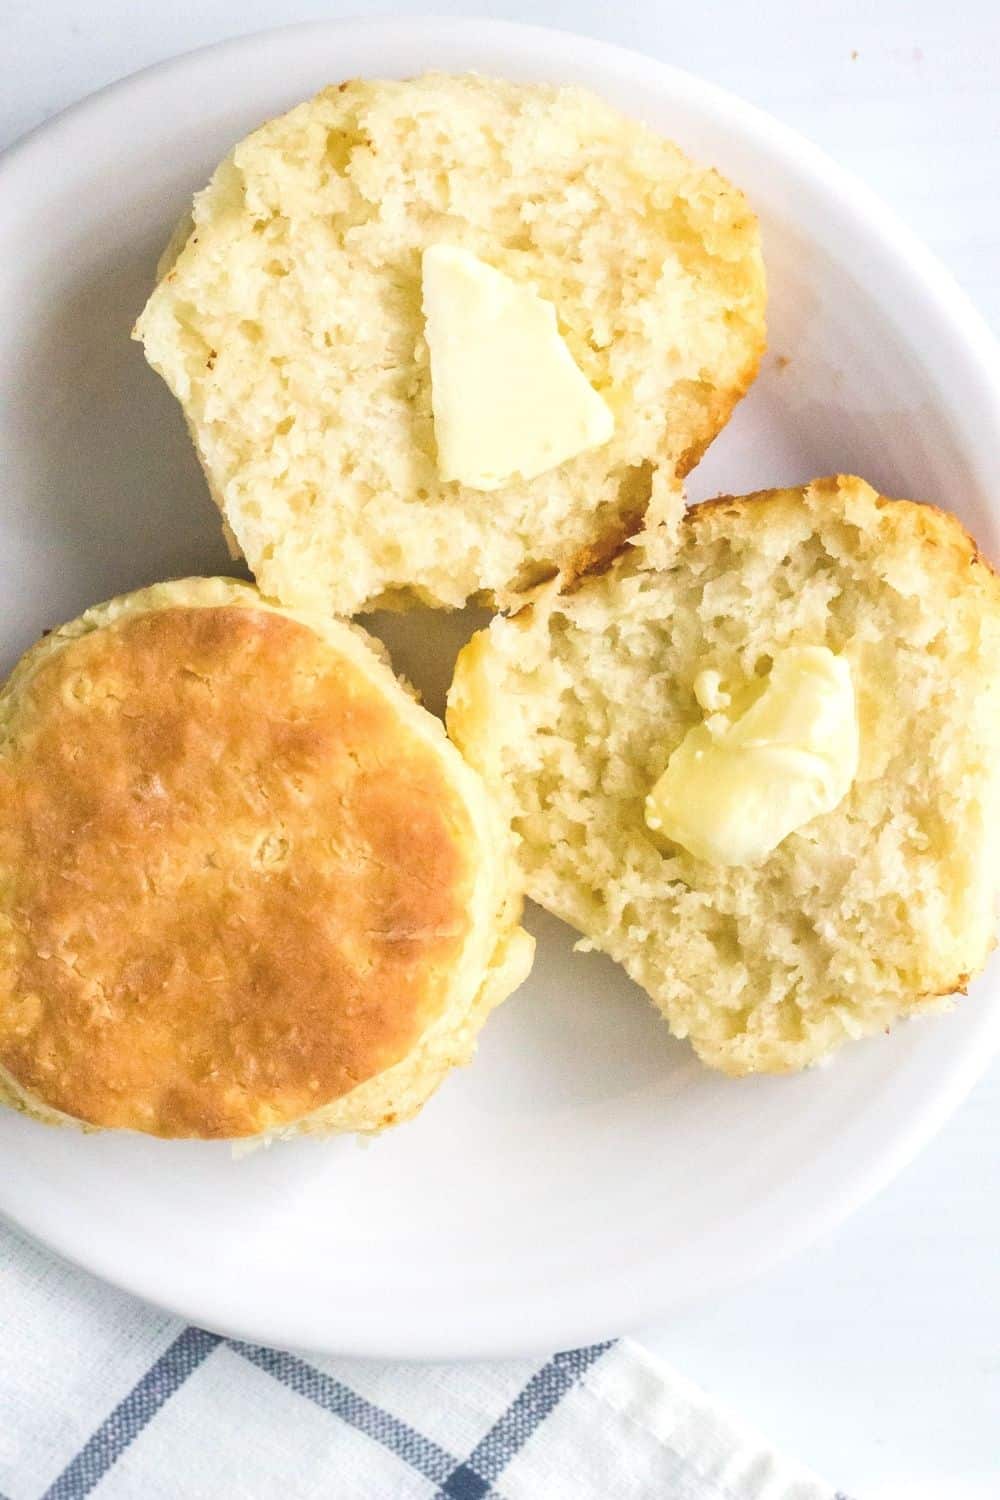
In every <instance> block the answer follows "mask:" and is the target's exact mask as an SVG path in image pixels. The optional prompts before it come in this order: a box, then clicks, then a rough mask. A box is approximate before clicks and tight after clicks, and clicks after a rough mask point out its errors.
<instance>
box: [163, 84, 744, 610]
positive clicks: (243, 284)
mask: <svg viewBox="0 0 1000 1500" xmlns="http://www.w3.org/2000/svg"><path fill="white" fill-rule="evenodd" d="M437 245H444V246H450V247H453V248H455V249H458V250H461V251H468V252H471V253H472V254H473V255H475V256H476V257H477V258H479V259H481V260H482V261H483V262H485V263H486V265H487V266H489V267H492V268H494V269H495V270H498V271H500V272H502V273H504V274H505V275H506V276H508V277H510V278H511V279H512V281H513V282H515V283H518V284H520V285H523V286H525V287H530V288H533V289H534V291H536V292H537V293H539V294H540V295H541V297H542V298H543V299H544V300H545V301H546V302H548V303H549V304H550V305H551V306H553V307H554V308H555V310H556V313H557V315H558V327H559V332H560V333H561V335H562V337H563V339H564V340H565V343H566V345H567V347H568V349H569V352H570V354H571V356H572V358H573V360H574V361H575V363H576V365H577V367H578V368H579V370H581V371H582V373H583V375H584V376H585V377H586V379H587V380H588V381H589V382H590V384H591V386H592V387H593V388H594V389H595V390H596V391H597V392H598V393H599V394H600V396H602V397H603V398H604V400H605V401H606V403H607V405H608V406H609V407H610V408H611V410H612V412H613V416H614V422H615V427H614V433H613V435H612V437H611V438H610V440H609V441H607V442H605V443H604V444H603V445H602V446H599V447H596V448H594V449H593V450H591V451H587V452H580V453H578V454H577V456H576V457H573V458H570V459H567V460H566V461H564V462H562V463H560V464H559V465H558V466H557V467H555V468H552V469H549V470H548V471H547V472H543V473H540V474H539V475H538V476H537V477H535V478H533V479H530V480H524V479H513V480H509V482H506V483H504V484H501V486H500V487H499V488H491V489H490V490H489V492H488V493H487V492H485V491H484V490H482V489H476V488H471V487H469V486H467V485H465V484H462V483H460V482H458V480H457V479H453V480H449V481H445V480H443V479H442V478H441V477H440V474H439V469H438V458H437V449H436V440H435V429H434V419H433V412H432V389H431V378H430V375H431V371H430V359H429V354H428V347H427V341H426V338H425V323H424V314H423V311H422V288H421V265H422V255H423V252H424V251H425V250H427V249H428V248H429V247H431V246H437ZM160 275H161V277H162V279H161V280H160V283H159V285H158V286H157V287H156V290H155V291H154V292H153V294H152V296H151V298H150V300H149V302H148V304H147V306H146V308H145V311H144V312H143V313H142V315H141V317H140V318H139V321H138V323H137V326H136V336H137V337H138V338H140V339H141V340H142V342H143V344H144V346H145V351H146V356H147V358H148V360H149V362H150V363H151V365H152V366H153V368H154V369H156V370H157V371H159V373H160V374H161V375H162V376H163V378H164V379H165V380H166V382H167V384H168V385H169V386H170V389H171V390H172V391H173V393H174V395H175V396H176V397H177V398H178V400H179V401H180V403H181V405H182V407H183V409H184V414H185V417H186V419H187V422H188V425H189V427H190V430H191V434H192V437H193V439H194V442H195V445H196V447H197V450H198V453H199V456H200V458H201V461H202V465H203V467H204V470H205V473H206V476H207V479H208V484H209V488H210V489H211V492H212V494H213V496H214V498H215V500H216V502H217V504H218V506H219V508H220V510H221V512H222V514H223V517H224V520H225V524H226V526H227V528H228V529H229V531H230V533H231V536H232V538H233V539H234V540H235V545H236V546H237V547H238V549H239V550H240V551H241V552H242V554H243V555H244V556H245V558H246V560H247V562H248V563H249V565H250V567H251V569H252V570H253V572H254V574H255V576H256V578H257V581H258V583H259V584H260V587H261V588H262V589H263V590H264V592H265V593H267V594H268V595H269V596H271V597H273V598H276V599H279V600H281V601H282V602H284V603H285V604H291V605H296V606H300V607H309V608H319V609H322V610H324V611H327V612H333V613H335V614H343V615H351V614H354V613H355V612H357V611H359V610H366V609H371V608H375V607H377V606H378V605H380V604H383V605H384V604H390V605H399V604H401V603H412V602H414V601H415V600H417V601H422V602H424V603H427V604H432V605H443V606H449V607H450V606H459V605H462V604H464V603H465V601H466V600H467V599H469V598H477V599H479V600H481V601H483V602H491V603H494V604H498V605H501V606H507V605H510V604H511V603H517V602H519V599H520V596H521V594H522V592H523V591H524V590H525V589H526V588H528V587H530V586H531V585H533V584H534V583H536V582H538V581H539V580H540V579H544V578H545V577H548V576H551V575H552V574H553V573H554V572H555V571H556V570H560V571H561V572H562V573H563V574H564V575H565V576H567V577H569V576H572V575H573V574H575V573H577V572H579V571H581V570H582V569H583V568H584V567H586V566H588V565H590V564H591V563H593V562H594V560H595V559H596V558H598V557H601V556H603V555H605V554H607V553H609V552H611V551H613V550H614V549H615V548H616V547H617V545H618V544H619V543H620V541H621V540H622V538H623V536H625V535H627V534H628V533H630V532H632V531H634V530H635V529H636V528H637V526H638V525H639V523H640V521H641V519H642V517H643V514H644V513H645V512H646V511H647V510H648V509H651V510H652V512H653V513H655V514H656V515H657V516H659V517H660V518H661V519H664V520H672V521H676V520H677V519H678V518H679V516H680V513H681V510H682V504H683V502H682V499H681V494H680V483H679V481H680V478H681V476H682V475H684V474H685V473H686V472H687V470H688V469H690V468H691V466H692V465H693V464H694V463H696V462H697V460H698V458H699V456H700V455H701V453H702V452H703V451H704V449H705V448H706V446H707V445H708V444H709V443H710V442H711V440H712V439H713V437H715V435H716V434H717V433H718V432H719V430H720V428H721V427H722V426H723V425H724V424H725V422H726V420H727V419H728V417H729V414H730V412H731V411H732V408H733V406H734V404H735V403H736V401H737V400H738V399H739V398H740V396H742V395H743V394H744V392H745V391H746V390H747V388H748V386H749V385H750V383H751V381H752V380H753V378H754V375H755V374H756V371H757V367H758V363H759V360H760V357H761V352H762V349H763V345H764V305H765V290H764V272H763V265H762V261H761V255H760V244H759V234H758V229H757V223H756V220H755V218H754V216H753V214H752V213H751V211H750V209H749V208H748V206H747V203H746V201H745V200H744V198H743V196H742V194H741V193H740V192H738V191H737V190H736V189H735V188H734V187H732V186H731V185H730V184H729V183H728V182H726V181H725V180H724V179H723V178H722V177H721V176H719V174H718V173H717V172H714V171H710V170H705V169H703V168H701V167H698V166H695V165H694V164H693V163H692V162H691V161H689V160H688V159H687V157H685V156H684V155H683V153H682V152H681V151H680V150H679V149H678V148H677V147H676V146H674V145H672V144H671V143H670V142H668V141H665V140H663V139H661V138H660V137H658V136H656V135H654V134H653V133H652V132H651V131H650V130H648V129H646V128H645V127H644V126H642V125H639V124H637V123H636V122H634V121H631V120H628V119H626V118H624V117H623V116H622V115H620V114H618V113H617V112H616V111H615V110H613V109H611V108H610V107H609V106H608V105H606V104H604V103H603V102H602V101H601V100H599V99H597V98H595V97H594V96H593V95H591V94H588V93H584V92H583V91H581V90H579V89H575V88H548V87H542V86H539V85H524V84H516V83H508V82H502V81H499V80H491V79H486V78H481V77H474V76H467V77H447V76H441V75H431V76H427V77H423V78H420V79H417V80H411V81H408V82H364V81H352V82H350V83H344V84H341V85H340V86H339V87H334V88H328V89H326V90H324V91H323V92H322V93H320V94H318V95H317V96H316V97H315V98H314V99H312V100H310V101H309V102H308V103H305V104H302V105H300V106H299V107H298V108H296V109H293V110H292V111H291V112H290V113H289V114H286V115H284V116H282V117H281V118H280V119H276V120H272V121H271V122H270V123H269V124H266V125H264V126H262V127H261V128H260V129H259V130H257V131H255V132H254V133H253V134H252V135H251V136H249V137H248V138H247V139H246V140H244V141H243V142H241V143H240V144H239V145H238V146H236V147H235V149H234V150H233V152H232V154H231V155H230V156H229V157H227V158H226V160H225V161H224V162H223V163H222V165H221V166H220V167H219V168H218V170H217V171H216V173H215V175H214V177H213V178H212V181H211V182H210V184H209V185H208V187H207V188H206V189H205V190H204V192H202V193H200V194H199V195H198V196H197V198H196V199H195V203H194V217H193V224H188V225H185V226H184V227H183V228H182V229H181V230H180V232H179V233H178V234H177V235H175V237H174V239H173V240H172V241H171V244H170V246H169V247H168V250H167V252H166V254H165V256H164V259H163V260H162V261H161V266H160Z"/></svg>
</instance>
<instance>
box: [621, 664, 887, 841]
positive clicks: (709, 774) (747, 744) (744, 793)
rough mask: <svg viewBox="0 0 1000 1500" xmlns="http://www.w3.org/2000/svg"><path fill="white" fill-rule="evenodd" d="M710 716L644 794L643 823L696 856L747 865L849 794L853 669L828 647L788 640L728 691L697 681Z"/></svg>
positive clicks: (710, 677) (709, 675)
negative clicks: (758, 673)
mask: <svg viewBox="0 0 1000 1500" xmlns="http://www.w3.org/2000/svg"><path fill="white" fill-rule="evenodd" d="M695 696H696V697H697V699H698V701H699V703H700V704H701V707H702V708H703V709H704V710H706V711H708V717H707V718H706V719H705V721H704V722H703V723H701V724H697V725H696V726H695V727H694V728H693V729H689V730H688V732H687V734H686V735H685V736H684V738H683V740H682V741H681V743H680V744H679V745H678V746H677V749H676V750H675V751H674V753H673V754H672V755H671V757H670V760H669V761H668V762H667V768H666V770H665V771H664V773H663V775H662V776H661V777H660V779H659V781H658V782H657V783H656V785H655V786H654V787H653V789H652V791H651V792H650V793H649V796H648V797H647V798H646V822H647V824H648V825H649V827H650V828H651V829H653V830H654V831H655V832H657V833H662V834H663V835H665V836H666V837H667V838H668V839H671V840H672V841H673V842H674V843H676V844H682V845H683V846H684V848H685V849H688V850H689V851H690V852H691V853H692V854H694V855H696V856H697V858H699V859H704V860H708V861H709V862H710V863H711V864H716V865H746V864H753V863H754V862H755V861H756V860H759V859H762V858H763V857H764V856H765V855H766V854H770V852H771V850H772V849H775V848H777V846H778V845H779V844H780V843H781V841H782V840H783V839H785V838H787V837H788V835H789V834H790V833H793V832H794V831H795V829H797V828H801V827H802V826H803V824H804V823H808V822H810V821H811V819H813V818H817V817H819V816H820V814H822V813H828V812H832V810H833V809H834V808H835V807H836V806H837V804H838V803H839V802H840V801H841V800H842V798H843V797H844V796H845V795H846V793H847V791H848V788H849V787H850V785H851V782H852V781H853V780H854V777H855V776H856V774H857V769H858V715H857V705H856V703H855V697H854V683H853V682H852V680H851V669H850V666H849V664H848V662H847V661H846V659H845V658H844V657H842V656H835V655H834V654H833V652H832V651H828V650H827V648H826V647H825V646H790V647H788V648H787V649H786V650H784V651H782V652H780V653H779V654H778V655H777V656H776V658H775V660H774V664H773V666H772V667H771V670H770V672H769V673H768V675H767V677H766V678H763V679H761V680H760V681H755V682H752V683H749V684H747V685H746V686H745V687H744V688H743V689H742V690H741V691H738V692H736V693H734V694H732V696H731V697H730V695H729V694H727V693H723V692H722V691H721V679H720V677H719V674H718V673H717V672H713V671H710V670H706V671H704V672H700V673H699V674H698V677H697V678H696V679H695Z"/></svg>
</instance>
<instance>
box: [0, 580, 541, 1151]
mask: <svg viewBox="0 0 1000 1500" xmlns="http://www.w3.org/2000/svg"><path fill="white" fill-rule="evenodd" d="M373 647H375V649H373ZM378 649H380V648H378V647H377V646H376V643H374V642H373V641H371V640H370V639H369V638H368V637H366V636H365V634H364V633H363V632H362V631H360V630H357V629H356V628H355V627H353V626H348V625H344V624H340V623H336V622H329V621H326V620H323V619H320V618H310V617H308V616H306V615H300V614H293V613H291V612H289V611H286V610H282V609H279V608H276V607H274V606H272V605H270V604H268V603H266V602H265V601H264V600H263V599H262V598H261V597H260V595H259V594H258V593H257V592H256V590H255V589H252V588H249V587H247V586H245V585H242V584H239V583H236V582H233V581H231V580H228V579H221V578H218V579H198V578H196V579H187V580H185V581H181V582H176V583H164V584H158V585H156V586H154V587H153V588H149V589H144V590H142V591H141V592H140V593H136V594H131V595H128V596H127V597H125V598H121V599H116V600H113V601H112V602H111V603H109V604H103V605H100V606H98V607H97V608H95V609H92V610H89V611H88V612H87V613H86V614H85V615H84V616H83V617H82V618H81V619H79V620H77V621H75V622H74V623H73V624H70V625H67V626H64V627H63V628H62V629H60V630H58V631H56V632H55V633H53V634H51V635H49V636H48V637H47V638H45V639H44V640H42V641H41V642H39V644H38V645H36V646H35V647H34V648H33V649H32V650H31V651H30V652H29V653H28V654H27V656H26V657H25V658H24V659H23V660H22V662H21V663H20V665H19V666H18V667H17V669H16V670H15V672H14V674H13V676H12V677H11V679H10V681H9V682H8V684H7V686H6V688H5V689H4V691H3V693H2V696H0V809H2V813H0V1095H2V1096H3V1097H4V1099H5V1101H6V1102H7V1103H10V1104H13V1105H15V1106H16V1107H19V1108H21V1109H23V1110H25V1111H27V1112H28V1113H29V1114H32V1115H34V1116H36V1117H37V1118H38V1119H40V1120H45V1121H49V1122H51V1123H82V1124H84V1125H87V1126H93V1127H104V1128H109V1129H128V1130H136V1131H142V1132H146V1133H148V1134H151V1135H156V1136H168V1137H175V1136H191V1137H205V1138H217V1137H221V1138H238V1137H254V1138H261V1137H269V1136H273V1135H280V1134H293V1133H295V1132H298V1131H316V1132H319V1131H335V1130H353V1131H375V1130H379V1129H381V1128H382V1127H383V1126H386V1125H391V1124H394V1123H396V1121H398V1120H403V1119H406V1118H407V1117H408V1116H410V1115H412V1114H414V1113H415V1112H416V1111H417V1110H418V1109H419V1108H420V1106H421V1105H422V1104H423V1103H424V1101H425V1100H426V1099H427V1097H428V1095H429V1094H430V1093H431V1092H432V1091H433V1090H434V1089H435V1088H436V1087H437V1085H438V1083H439V1082H440V1081H441V1079H442V1077H443V1076H444V1074H445V1073H446V1072H447V1071H448V1069H449V1068H451V1067H453V1066H454V1065H455V1064H457V1063H463V1062H465V1061H467V1060H468V1058H469V1057H470V1055H471V1053H472V1051H473V1049H474V1045H475V1039H476V1035H477V1033H478V1031H479V1028H480V1027H481V1025H482V1024H483V1022H484V1020H485V1018H486V1016H487V1014H488V1013H489V1011H490V1009H491V1008H492V1007H493V1006H494V1005H495V1004H497V1002H498V1001H500V1000H501V999H503V997H504V996H505V995H506V994H508V993H509V991H510V990H511V989H512V988H514V986H515V985H516V984H517V983H519V981H520V980H521V978H523V977H524V974H525V973H526V971H527V968H528V967H529V966H530V953H531V943H530V940H529V939H528V938H527V937H526V935H525V934H524V933H523V932H522V931H521V930H520V929H519V928H518V927H517V915H518V909H519V902H518V900H516V899H515V897H514V896H513V892H512V882H511V880H510V873H511V866H510V862H509V858H508V847H507V842H506V838H505V836H504V835H502V834H501V832H500V831H499V830H498V826H497V824H496V822H495V820H494V816H493V814H492V812H491V809H490V807H489V804H488V802H487V800H486V797H485V794H484V792H483V789H482V787H481V785H480V783H479V780H478V778H477V777H476V775H475V774H474V773H473V772H472V771H471V770H469V768H468V767H467V766H466V765H465V764H464V763H463V761H462V759H461V757H460V756H459V754H458V752H457V751H456V750H455V749H454V748H453V746H451V745H450V744H449V743H448V741H447V739H446V737H445V735H444V732H443V730H442V728H441V725H440V724H439V722H438V721H437V720H436V719H434V718H433V717H432V716H431V715H430V714H429V713H427V712H426V711H425V710H424V709H423V708H421V707H420V706H419V705H418V704H417V703H416V702H415V701H414V700H413V698H412V697H411V696H410V695H409V693H408V692H407V691H406V690H405V689H404V687H403V686H401V685H400V683H399V682H397V680H396V679H395V678H394V676H393V674H392V672H391V669H390V668H389V666H388V665H387V663H386V661H385V660H384V659H380V657H379V656H378V655H377V654H376V653H377V650H378Z"/></svg>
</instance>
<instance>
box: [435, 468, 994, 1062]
mask: <svg viewBox="0 0 1000 1500" xmlns="http://www.w3.org/2000/svg"><path fill="white" fill-rule="evenodd" d="M651 552H655V553H656V555H657V561H658V563H659V566H654V565H653V561H652V560H651V556H650V553H651ZM449 725H450V727H451V730H452V733H453V735H454V737H455V738H456V739H457V740H458V742H459V744H460V745H461V746H462V747H463V748H464V750H465V752H466V754H467V755H468V756H469V758H470V759H471V760H472V762H473V763H474V764H475V765H477V766H478V767H479V769H480V770H481V771H482V773H483V774H484V776H485V778H486V781H487V783H488V785H489V786H490V787H491V788H492V790H493V793H494V795H495V796H496V797H497V798H498V800H501V801H502V802H503V803H504V805H505V806H506V807H507V808H508V810H509V813H510V816H511V818H512V820H513V824H514V828H515V830H516V833H517V836H518V838H519V841H520V843H519V858H520V862H521V866H522V869H523V871H524V875H525V877H526V881H527V889H528V892H529V894H530V895H532V896H533V897H534V898H535V899H536V900H537V901H539V902H540V903H541V904H542V905H543V906H545V907H546V908H548V909H549V910H550V911H552V912H555V913H556V914H557V915H558V916H560V917H563V918H564V919H565V920H566V921H568V922H570V923H571V924H572V925H573V926H574V927H576V928H577V929H578V930H579V931H580V932H581V933H583V934H584V937H585V939H586V944H587V945H588V946H591V947H595V948H599V949H601V950H603V951H604V952H607V953H609V954H610V955H611V956H612V957H613V958H615V959H617V960H618V961H619V962H620V963H621V964H622V965H623V966H624V967H625V968H626V969H627V971H628V973H629V974H630V975H631V976H632V977H633V978H634V979H635V980H636V981H637V982H638V983H639V984H640V985H642V986H643V987H644V988H645V989H646V990H647V991H648V993H649V994H650V995H651V996H652V998H653V1000H654V1001H655V1003H656V1004H657V1005H658V1006H659V1008H660V1009H661V1010H662V1011H663V1013H664V1015H665V1016H666V1018H667V1020H668V1022H669V1023H670V1026H671V1028H672V1030H673V1031H674V1033H675V1034H676V1035H677V1036H679V1037H689V1038H690V1040H691V1042H692V1044H693V1045H694V1047H695V1049H696V1051H697V1052H698V1054H699V1056H700V1057H701V1058H703V1059H704V1061H705V1062H707V1063H709V1064H710V1065H712V1066H713V1067H716V1068H721V1069H723V1070H724V1071H726V1072H728V1073H750V1072H755V1071H767V1072H785V1071H789V1070H791V1069H795V1068H800V1067H802V1066H804V1065H806V1064H808V1063H811V1062H813V1061H815V1060H816V1059H817V1058H819V1057H820V1056H822V1055H823V1054H824V1053H827V1052H829V1051H831V1050H832V1049H833V1048H835V1047H837V1046H839V1045H840V1043H842V1042H843V1041H845V1040H846V1039H848V1038H851V1037H860V1036H864V1035H866V1034H867V1033H870V1032H876V1031H879V1030H882V1029H883V1028H887V1027H888V1026H889V1025H890V1024H891V1023H892V1022H893V1021H894V1020H895V1019H896V1018H897V1017H899V1016H901V1015H904V1014H906V1013H908V1012H912V1011H918V1010H922V1009H925V1008H930V1007H933V1006H934V1005H936V1004H939V1003H940V998H939V997H942V996H947V995H949V994H950V993H951V992H953V991H955V990H957V989H961V988H962V987H963V986H964V985H965V983H966V981H967V980H968V978H969V976H970V975H971V974H973V973H975V972H976V971H977V970H978V969H979V968H981V967H982V965H983V963H984V962H985V960H986V957H987V954H988V952H989V950H990V948H991V946H992V944H993V938H994V925H995V920H996V896H997V890H998V883H1000V870H998V866H997V857H996V848H995V843H994V839H995V831H996V828H997V818H998V814H1000V797H998V792H1000V581H998V579H997V577H996V575H995V574H994V573H993V572H992V571H991V570H990V568H989V567H988V566H987V565H986V564H985V563H984V562H983V560H982V559H981V558H980V557H979V556H978V555H977V552H976V549H975V546H974V544H973V543H972V542H971V540H970V539H969V537H968V536H967V535H966V533H965V532H964V531H963V530H962V528H961V526H960V525H959V524H958V522H957V521H956V520H955V519H954V518H953V517H951V516H948V515H945V514H943V513H942V512H941V511H938V510H935V509H933V508H932V507H930V506H923V505H915V504H911V503H909V502H906V501H895V500H886V499H883V498H882V497H881V496H879V495H877V494H876V493H875V492H874V490H872V489H871V488H870V487H869V486H868V485H866V484H864V483H863V482H862V481H861V480H859V479H852V478H840V479H828V480H820V481H817V482H816V483H814V484H811V485H808V486H807V487H805V488H804V489H801V490H775V491H772V492H768V493H763V494H758V495H751V496H747V497H744V498H742V499H723V500H718V501H715V502H712V503H709V504H706V505H701V506H696V507H695V508H694V509H693V510H692V511H691V512H690V513H689V514H688V516H687V517H686V519H685V522H684V526H683V529H682V539H681V544H680V547H679V548H678V549H677V550H676V552H671V550H670V549H669V548H663V547H659V548H657V547H656V546H655V544H654V543H653V540H652V539H650V542H649V545H648V546H646V547H645V548H644V547H643V546H641V545H640V546H638V547H635V548H633V549H630V554H629V555H628V556H623V557H622V558H620V559H619V560H618V561H617V562H616V563H615V564H614V565H613V566H612V567H610V568H609V569H608V570H607V571H606V572H605V573H603V574H602V575H600V576H595V577H591V578H587V579H584V580H582V581H581V582H580V584H579V585H578V587H577V588H576V589H575V590H573V591H571V592H570V593H569V594H567V595H565V596H563V597H551V596H550V597H549V598H547V599H541V600H539V602H537V603H536V604H535V605H534V606H533V607H531V608H529V609H526V610H524V611H522V613H521V614H520V615H518V616H516V617H515V618H513V619H497V620H495V621H494V622H493V624H492V626H491V627H490V629H489V630H487V631H485V632H483V633H482V634H480V635H479V636H477V637H475V638H474V639H473V641H472V642H471V643H470V644H469V646H468V647H466V649H465V651H464V652H463V654H462V656H461V657H460V658H459V662H458V667H457V671H456V676H455V681H454V685H453V687H452V692H451V700H450V714H449Z"/></svg>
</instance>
